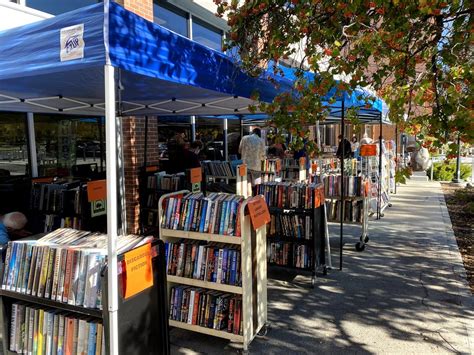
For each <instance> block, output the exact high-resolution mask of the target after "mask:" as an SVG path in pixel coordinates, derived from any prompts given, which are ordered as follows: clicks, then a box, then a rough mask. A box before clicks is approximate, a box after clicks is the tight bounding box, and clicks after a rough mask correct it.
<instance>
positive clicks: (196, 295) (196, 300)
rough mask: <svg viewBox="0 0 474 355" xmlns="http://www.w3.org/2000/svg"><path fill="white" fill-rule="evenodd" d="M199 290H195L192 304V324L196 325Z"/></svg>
mask: <svg viewBox="0 0 474 355" xmlns="http://www.w3.org/2000/svg"><path fill="white" fill-rule="evenodd" d="M200 295H201V294H200V292H199V291H198V290H196V292H195V293H194V306H193V318H192V319H193V320H192V324H194V325H196V324H197V321H198V313H199V298H200Z"/></svg>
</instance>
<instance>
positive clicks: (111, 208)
mask: <svg viewBox="0 0 474 355" xmlns="http://www.w3.org/2000/svg"><path fill="white" fill-rule="evenodd" d="M104 84H105V149H106V174H107V280H108V281H107V300H108V308H109V309H108V311H109V354H110V355H116V354H118V352H119V351H118V312H117V310H118V280H117V245H116V244H117V233H118V230H117V221H118V218H117V217H118V216H117V203H118V199H117V192H118V191H117V172H118V170H117V122H116V121H117V118H116V115H115V109H116V107H115V76H114V67H113V66H111V65H105V66H104Z"/></svg>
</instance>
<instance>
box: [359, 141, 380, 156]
mask: <svg viewBox="0 0 474 355" xmlns="http://www.w3.org/2000/svg"><path fill="white" fill-rule="evenodd" d="M376 155H377V145H376V144H363V145H361V146H360V156H362V157H374V156H376Z"/></svg>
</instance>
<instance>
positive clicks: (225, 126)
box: [222, 118, 229, 161]
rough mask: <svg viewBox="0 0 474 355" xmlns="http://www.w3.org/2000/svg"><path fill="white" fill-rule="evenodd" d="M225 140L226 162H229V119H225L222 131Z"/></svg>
mask: <svg viewBox="0 0 474 355" xmlns="http://www.w3.org/2000/svg"><path fill="white" fill-rule="evenodd" d="M222 134H223V138H224V160H225V161H227V160H229V142H228V140H227V118H224V130H223V131H222Z"/></svg>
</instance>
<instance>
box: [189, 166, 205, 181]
mask: <svg viewBox="0 0 474 355" xmlns="http://www.w3.org/2000/svg"><path fill="white" fill-rule="evenodd" d="M189 179H190V182H191V184H197V183H199V182H201V181H202V169H201V168H193V169H189Z"/></svg>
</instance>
